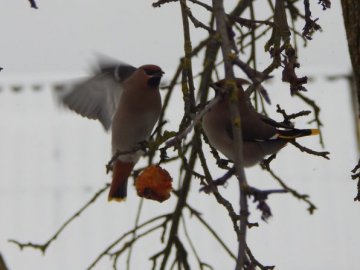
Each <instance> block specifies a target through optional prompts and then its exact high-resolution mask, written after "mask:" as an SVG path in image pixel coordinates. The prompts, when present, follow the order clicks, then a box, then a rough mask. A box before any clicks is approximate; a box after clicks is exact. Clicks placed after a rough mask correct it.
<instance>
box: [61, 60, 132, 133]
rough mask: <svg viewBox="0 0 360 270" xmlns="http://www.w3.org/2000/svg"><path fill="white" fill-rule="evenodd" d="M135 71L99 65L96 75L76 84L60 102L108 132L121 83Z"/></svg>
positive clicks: (123, 65)
mask: <svg viewBox="0 0 360 270" xmlns="http://www.w3.org/2000/svg"><path fill="white" fill-rule="evenodd" d="M135 70H136V68H135V67H133V66H130V65H126V64H120V65H116V66H115V65H106V64H103V65H101V63H100V70H99V71H98V73H97V74H95V75H94V76H92V77H91V78H89V79H87V80H85V81H83V82H80V83H78V84H76V85H75V86H74V87H73V88H72V89H71V91H70V92H69V93H68V94H66V95H65V96H64V97H63V98H62V102H63V103H64V104H65V105H66V106H67V107H69V108H70V109H71V110H73V111H75V112H77V113H78V114H80V115H82V116H84V117H87V118H90V119H97V120H99V121H100V122H101V124H102V125H103V127H104V128H105V130H109V128H110V127H111V123H112V118H113V116H114V113H115V110H116V106H117V104H118V100H119V98H120V95H121V90H122V86H121V83H122V82H123V81H124V80H126V79H127V78H128V77H129V76H131V74H132V73H133V72H134V71H135Z"/></svg>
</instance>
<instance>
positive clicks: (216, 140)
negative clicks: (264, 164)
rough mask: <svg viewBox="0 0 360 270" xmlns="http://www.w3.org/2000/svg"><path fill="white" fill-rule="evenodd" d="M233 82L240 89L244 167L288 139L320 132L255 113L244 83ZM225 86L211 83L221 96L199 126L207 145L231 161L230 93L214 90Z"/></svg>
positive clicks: (240, 80) (233, 153) (232, 158)
mask: <svg viewBox="0 0 360 270" xmlns="http://www.w3.org/2000/svg"><path fill="white" fill-rule="evenodd" d="M236 83H237V87H238V88H239V91H238V108H239V113H240V119H241V131H242V139H243V149H242V152H243V162H244V164H243V166H245V167H250V166H253V165H255V164H257V163H258V162H260V161H261V160H262V159H263V158H264V157H265V156H267V155H271V154H275V153H277V152H278V151H279V150H280V149H281V148H283V147H284V146H285V145H286V144H287V143H288V142H289V141H291V140H294V139H296V138H299V137H304V136H309V135H316V134H318V133H319V131H318V130H317V129H296V128H293V127H291V126H287V125H284V124H282V123H278V122H276V121H275V120H273V119H271V118H268V117H266V116H264V115H262V114H260V113H258V112H256V110H255V109H254V108H253V106H252V105H251V103H250V100H249V98H248V97H247V96H246V95H245V92H244V90H243V88H242V85H243V84H245V83H246V81H245V80H243V79H236ZM224 86H225V80H221V81H218V82H217V83H215V84H214V89H215V91H216V95H221V98H220V101H219V102H218V103H216V104H215V105H214V106H213V107H212V108H211V109H210V111H208V112H207V113H206V114H205V116H204V117H203V121H202V125H203V129H204V132H205V134H206V136H207V137H208V139H209V142H210V144H211V145H212V146H213V147H214V148H215V149H217V150H218V151H220V152H221V153H222V154H223V155H225V156H226V157H227V158H228V159H230V160H232V161H234V159H235V151H234V147H233V139H234V136H233V132H232V125H231V115H230V110H229V94H227V93H222V92H220V91H217V89H221V88H223V87H224Z"/></svg>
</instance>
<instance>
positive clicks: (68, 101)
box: [63, 63, 164, 201]
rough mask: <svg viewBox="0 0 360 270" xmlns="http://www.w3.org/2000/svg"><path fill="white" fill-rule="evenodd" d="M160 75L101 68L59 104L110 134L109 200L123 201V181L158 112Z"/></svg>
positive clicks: (152, 70)
mask: <svg viewBox="0 0 360 270" xmlns="http://www.w3.org/2000/svg"><path fill="white" fill-rule="evenodd" d="M163 73H164V72H163V71H162V70H161V68H160V67H158V66H156V65H144V66H141V67H139V68H135V67H132V66H130V65H126V64H120V65H114V64H113V63H111V64H105V65H104V64H103V65H102V66H101V67H100V70H99V72H98V73H97V74H95V75H94V76H93V77H91V78H89V79H87V80H85V81H83V82H82V83H80V84H78V85H76V86H75V87H74V88H73V89H72V91H71V92H70V93H68V94H67V95H65V96H64V97H63V103H64V104H65V105H67V106H68V107H69V108H70V109H72V110H74V111H75V112H77V113H79V114H81V115H82V116H85V117H87V118H91V119H98V120H99V121H100V122H101V123H102V125H103V126H104V128H105V129H106V130H109V129H110V128H111V131H112V154H113V155H114V154H115V153H116V152H117V151H120V152H127V153H128V154H124V155H120V156H119V157H118V159H117V160H116V161H115V163H114V170H113V179H112V183H111V187H110V193H109V197H108V199H109V200H113V199H114V200H118V201H120V200H123V199H125V198H126V193H127V179H128V177H129V175H130V174H131V171H132V168H133V167H134V165H135V164H136V162H137V161H138V159H139V158H140V156H141V155H142V154H143V152H142V151H141V150H136V149H137V148H138V145H139V143H142V142H144V141H146V140H148V139H149V137H150V135H151V131H152V129H153V127H154V126H155V124H156V122H157V120H158V117H159V115H160V112H161V97H160V93H159V84H160V80H161V77H162V75H163Z"/></svg>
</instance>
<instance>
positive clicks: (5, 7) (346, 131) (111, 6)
mask: <svg viewBox="0 0 360 270" xmlns="http://www.w3.org/2000/svg"><path fill="white" fill-rule="evenodd" d="M256 2H257V4H259V3H258V2H259V1H256ZM261 2H263V1H261ZM312 2H313V3H312V5H313V16H314V17H320V24H321V25H322V26H323V30H324V31H323V32H322V33H317V34H316V35H315V39H314V40H313V41H312V42H311V43H309V44H308V47H307V48H306V49H305V50H303V51H302V52H301V53H300V61H301V64H302V70H301V73H302V74H308V75H311V76H313V77H316V78H317V79H316V80H315V81H313V82H311V83H309V85H308V89H309V93H308V95H309V96H311V97H313V98H315V99H316V100H317V102H318V104H319V105H320V106H321V108H322V110H321V118H322V121H323V124H324V128H323V133H324V140H325V146H326V150H328V151H330V152H331V160H330V161H327V160H324V159H321V158H319V157H313V156H308V155H304V154H302V153H300V152H299V151H298V150H297V149H294V148H293V147H292V146H288V147H287V148H286V149H284V150H282V151H281V152H280V154H279V155H278V157H277V159H276V160H275V161H274V162H273V164H272V166H273V168H274V170H275V171H276V172H277V173H278V174H279V175H280V176H281V177H283V179H285V180H286V183H287V184H288V185H290V186H291V187H294V188H296V189H297V190H299V191H300V192H302V193H306V194H309V195H310V196H311V200H312V201H313V202H314V203H315V204H316V206H317V207H318V208H319V209H318V210H317V211H316V212H315V214H314V215H312V216H310V215H308V212H307V211H306V205H305V204H304V203H302V202H300V201H298V200H297V199H294V198H292V197H291V196H290V195H279V196H275V195H274V196H272V197H270V199H269V204H270V206H271V208H272V211H273V214H274V217H273V218H271V219H270V220H269V222H268V223H267V224H266V223H264V222H262V221H261V220H260V218H259V214H258V212H257V211H256V210H255V209H253V210H252V213H253V214H252V215H251V217H250V219H251V221H253V222H259V223H260V227H259V228H254V229H252V230H250V231H249V234H248V239H249V243H250V247H251V248H252V250H253V253H254V254H255V256H256V257H257V258H258V259H259V260H260V261H261V262H263V263H264V264H269V265H272V264H275V265H276V266H277V269H311V270H312V269H356V267H357V266H358V259H357V258H358V250H359V247H358V245H359V244H358V243H359V242H360V235H359V233H358V228H359V227H360V216H359V214H360V210H359V207H360V205H359V203H355V202H353V197H354V196H355V193H356V185H355V182H353V181H351V178H350V170H351V169H352V168H353V167H354V165H355V163H356V161H357V158H358V150H357V149H358V148H357V144H356V139H355V129H354V127H353V124H354V118H353V111H352V107H351V96H350V92H349V90H348V85H347V82H346V81H344V80H339V81H335V82H334V81H331V82H329V81H327V80H325V77H326V76H327V75H333V74H339V73H340V74H346V73H348V72H349V70H350V62H349V59H348V53H347V47H346V42H345V34H344V29H343V24H342V16H341V9H340V6H339V4H338V2H337V1H333V2H334V3H333V7H332V8H331V9H330V10H328V11H326V12H323V11H322V10H321V8H320V7H318V6H317V5H316V3H315V2H316V1H312ZM37 3H38V6H39V8H40V9H39V10H33V9H30V8H29V5H28V2H27V1H25V0H23V1H5V0H3V1H1V3H0V6H1V9H0V33H1V43H0V44H1V46H0V65H1V66H2V67H4V70H3V71H2V72H1V73H0V86H1V92H0V217H1V218H0V252H1V253H2V255H3V257H4V258H5V260H6V263H7V265H8V267H9V268H10V269H16V270H17V269H85V268H86V267H87V266H88V265H89V264H90V263H91V261H92V260H93V259H94V258H95V257H96V256H97V255H98V254H99V253H100V252H101V251H102V250H103V249H104V248H105V247H106V246H107V245H109V244H110V243H111V242H112V241H113V240H114V239H116V238H117V237H119V236H120V235H122V233H124V232H126V231H127V230H129V229H131V226H132V225H133V223H134V220H135V214H136V209H137V206H138V203H139V199H138V198H137V196H136V194H135V192H134V190H133V188H132V187H131V186H130V187H129V197H128V200H127V202H126V203H123V204H116V203H107V201H106V195H103V196H101V197H100V198H99V200H98V201H97V202H96V203H95V204H94V205H93V206H92V207H91V208H90V209H89V210H88V211H87V212H85V213H84V214H83V215H82V216H81V217H80V218H79V219H78V220H76V221H75V222H74V223H73V224H72V225H71V226H70V227H68V228H67V229H66V230H65V231H64V232H63V234H62V235H61V236H60V237H59V238H58V239H57V240H56V242H54V243H53V245H52V246H50V248H49V249H48V251H47V253H46V255H45V256H42V254H41V253H40V252H38V251H34V250H30V249H26V250H24V251H22V252H21V251H20V250H19V249H18V248H17V247H16V246H14V245H13V244H11V243H8V241H7V240H8V239H10V238H14V239H17V240H19V241H24V242H27V241H32V242H35V243H42V242H45V241H46V240H47V239H48V238H49V237H50V236H51V235H52V234H53V233H54V232H55V231H56V230H57V229H58V228H59V226H61V224H63V222H64V221H65V220H66V219H67V218H68V217H69V216H70V215H72V214H73V213H74V212H75V211H76V210H77V209H79V208H80V207H81V206H82V205H83V204H84V203H85V202H86V201H87V200H88V199H89V198H91V196H92V194H94V193H95V192H96V191H97V190H98V189H100V188H101V187H103V186H104V184H105V183H106V182H108V181H109V176H108V175H106V174H105V169H104V164H105V163H106V162H107V161H108V159H109V153H110V137H109V136H108V135H107V134H105V132H103V130H102V128H101V126H100V124H98V123H96V122H94V121H89V120H85V119H83V118H81V117H79V116H75V115H74V114H73V113H71V112H68V111H66V110H63V109H62V108H59V106H58V104H57V103H56V101H55V98H54V97H55V95H54V94H53V92H52V89H51V86H52V84H53V83H55V82H57V81H62V80H64V79H65V78H66V79H67V78H76V77H78V76H79V75H84V74H86V70H87V69H88V67H89V62H91V60H93V55H94V53H96V52H101V53H104V54H107V55H110V56H113V57H116V58H119V59H121V60H123V61H125V62H128V63H131V64H133V65H135V66H138V65H141V64H144V63H155V64H158V65H159V66H161V67H162V68H163V69H164V70H165V72H166V76H167V78H169V77H171V75H172V72H173V70H174V69H175V68H176V66H177V64H178V60H179V57H181V55H182V48H183V44H182V41H183V39H182V32H181V31H182V24H181V21H180V11H179V4H178V3H173V4H169V5H166V6H164V7H163V8H161V9H153V8H152V7H151V1H145V0H142V1H140V0H138V1H115V0H112V1H110V0H109V1H102V2H100V1H94V0H87V1H85V0H73V1H71V2H70V1H68V3H64V1H60V0H53V1H37ZM227 3H228V4H229V5H232V4H234V1H228V2H227ZM259 5H261V3H260V4H259ZM259 10H261V9H259ZM199 14H200V13H199ZM260 18H261V14H260ZM204 21H205V22H206V19H204ZM202 36H204V33H203V32H202V30H194V31H192V37H193V39H194V43H193V44H196V40H199V39H200V38H201V37H202ZM268 61H269V60H268V58H264V61H262V60H259V62H260V65H261V64H263V65H265V64H266V63H268ZM195 68H196V69H199V68H201V67H200V66H196V67H195ZM36 84H40V85H41V86H42V90H41V91H33V90H32V89H31V87H32V86H33V85H36ZM16 85H22V86H24V89H23V90H22V91H20V92H19V93H16V92H14V91H12V90H11V88H12V87H13V86H16ZM267 87H268V89H269V90H270V91H271V92H270V94H271V97H272V102H273V104H277V103H280V104H282V105H283V107H284V108H285V109H287V110H288V111H289V112H296V111H298V110H300V109H304V106H303V105H301V104H300V103H299V102H298V100H294V99H292V98H291V97H290V96H289V94H288V89H287V86H286V85H284V84H282V83H280V81H279V79H278V78H275V79H274V81H273V82H272V83H269V84H268V85H267ZM180 92H181V91H180V90H179V92H178V93H177V96H176V98H175V99H174V100H173V103H172V108H173V109H172V112H173V113H172V114H171V115H169V116H168V117H169V119H170V120H171V125H169V126H168V127H167V128H168V129H175V128H176V126H177V124H178V121H179V115H181V114H182V108H183V106H182V104H181V103H180V102H179V101H180V100H182V99H181V93H180ZM269 110H270V112H272V113H274V112H275V108H274V107H271V108H270V109H269ZM273 115H275V114H273ZM277 117H278V116H277ZM298 125H300V126H301V127H304V126H306V125H307V124H306V121H305V120H301V119H300V120H299V122H298ZM301 143H303V144H304V145H306V146H309V147H313V148H314V149H318V150H321V147H320V146H319V144H318V141H317V139H316V138H306V139H302V140H301ZM209 160H211V158H210V157H209ZM210 162H211V161H210ZM139 166H141V165H139ZM165 168H166V169H167V170H168V171H169V172H170V173H171V174H172V175H173V176H174V185H175V186H177V183H178V179H177V177H176V175H177V166H175V165H166V166H165ZM199 170H200V169H199ZM212 172H213V175H214V177H218V176H220V175H221V174H222V173H223V172H221V171H217V170H216V168H215V166H213V169H212ZM247 176H248V180H249V182H250V183H252V184H253V185H254V186H256V187H263V188H276V187H277V185H276V184H275V182H274V181H273V180H272V179H271V177H270V176H269V175H267V174H266V173H265V172H263V171H262V170H261V169H260V168H257V167H255V168H251V169H249V170H247ZM198 189H199V182H198V180H194V181H193V183H192V190H191V193H190V199H189V203H190V204H191V205H193V206H197V207H199V209H201V211H202V213H203V217H204V218H205V219H206V220H207V221H209V222H210V223H211V224H212V225H213V226H214V227H215V228H217V231H218V232H219V234H220V235H221V237H222V238H223V239H224V241H226V243H228V244H229V246H230V247H231V248H232V249H233V251H234V252H235V251H236V241H235V234H234V232H233V231H232V226H231V224H230V222H229V221H228V219H229V218H228V217H227V215H226V212H225V210H224V209H223V208H222V207H220V206H218V205H217V204H216V203H215V202H214V199H213V197H212V196H208V195H204V194H201V193H198ZM221 192H222V193H223V194H224V196H227V198H229V200H231V201H232V202H234V203H235V204H236V202H237V201H238V198H237V197H238V191H237V185H236V181H235V180H234V179H232V180H231V181H230V183H229V185H228V187H227V188H226V189H221ZM174 203H175V199H174V198H172V199H170V200H169V201H167V202H165V203H163V204H159V203H156V202H150V201H146V202H145V206H144V207H145V209H144V214H143V216H142V218H141V220H146V219H147V217H150V216H153V215H155V214H157V213H163V212H169V211H172V210H173V208H174ZM252 208H254V207H253V206H252ZM185 213H186V215H187V214H188V213H187V212H186V211H185ZM188 225H190V226H189V229H190V230H189V231H190V235H191V237H192V239H193V241H194V242H195V245H196V246H197V248H198V249H199V254H200V255H201V257H202V258H203V259H204V261H206V262H209V263H212V264H213V265H214V267H215V269H232V268H233V262H232V261H231V260H230V259H229V258H228V257H227V255H226V254H225V253H224V252H223V251H222V250H221V248H220V246H219V245H218V244H216V242H215V241H213V240H212V239H211V237H210V236H209V235H208V234H206V233H205V232H204V231H203V228H202V227H201V226H199V224H198V223H197V222H196V221H194V219H191V221H189V222H188ZM161 248H162V246H161V244H160V243H158V235H156V236H154V237H150V238H144V239H143V240H141V242H140V244H138V245H137V246H136V249H135V251H134V254H135V255H134V256H133V265H132V266H133V269H149V268H150V267H151V262H150V261H149V260H148V257H149V256H151V255H153V254H154V253H156V252H158V251H159V250H160V249H161ZM191 261H192V263H193V265H194V269H197V265H196V264H195V263H194V260H193V259H191ZM120 264H121V265H123V260H121V262H120ZM110 268H111V263H109V262H108V261H107V260H103V261H101V263H100V264H99V265H98V267H97V268H96V269H110ZM120 269H123V268H122V267H121V268H120Z"/></svg>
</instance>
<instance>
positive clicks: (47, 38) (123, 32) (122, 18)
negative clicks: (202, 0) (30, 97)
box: [0, 0, 350, 76]
mask: <svg viewBox="0 0 360 270" xmlns="http://www.w3.org/2000/svg"><path fill="white" fill-rule="evenodd" d="M226 2H227V4H228V5H229V6H231V5H233V4H234V3H235V2H236V1H232V0H227V1H226ZM261 2H262V1H255V3H256V4H258V5H262V4H263V3H261ZM316 2H317V1H311V4H312V10H313V17H314V18H316V17H320V20H319V23H320V24H321V25H322V26H323V32H322V33H321V34H319V33H317V34H316V35H315V39H314V41H312V42H310V43H309V46H308V48H307V49H306V50H303V51H302V52H301V53H300V57H301V64H302V66H303V67H304V68H309V67H314V66H316V67H319V66H322V67H324V66H325V67H329V66H332V67H337V68H344V69H345V68H349V67H350V65H349V59H348V54H347V50H346V40H345V35H344V30H343V23H342V16H341V8H340V4H339V1H332V2H333V3H332V8H331V9H330V10H327V11H322V9H321V6H320V5H317V4H316ZM37 3H38V6H39V9H38V10H35V9H31V8H30V7H29V3H28V1H27V0H16V1H2V3H1V10H0V15H1V16H0V33H1V50H0V63H1V65H2V66H3V67H5V68H6V70H4V76H5V75H6V74H8V75H11V74H29V73H32V74H33V73H53V72H57V73H61V72H66V73H72V72H79V71H83V70H85V69H86V67H87V66H88V64H89V61H90V60H92V57H93V54H94V52H101V53H105V54H108V55H110V56H113V57H117V58H119V59H121V60H123V61H126V62H129V63H131V64H133V65H135V66H136V65H141V64H143V63H156V64H158V65H160V66H162V67H163V69H164V70H165V71H166V70H171V69H173V68H174V67H176V65H177V63H178V58H179V57H180V56H181V54H182V48H183V45H182V40H183V38H182V32H181V29H182V24H181V21H180V12H179V8H178V3H171V4H168V5H164V6H163V7H162V8H152V7H151V3H152V1H149V0H137V1H118V0H107V1H105V2H104V1H98V0H72V1H69V2H67V4H65V3H64V1H63V0H51V1H41V0H38V1H37ZM262 10H263V9H261V8H259V9H258V10H256V12H257V14H258V18H260V19H261V18H265V15H264V14H262V13H261V12H262ZM194 13H195V15H197V16H200V18H202V20H203V21H204V22H207V18H206V17H205V18H204V16H202V15H203V14H204V13H203V12H199V11H194ZM202 35H203V30H201V29H197V30H195V31H193V32H192V38H193V39H194V42H193V45H194V44H196V43H195V41H196V40H198V39H199V38H200V37H201V36H202ZM260 62H261V59H260Z"/></svg>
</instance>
